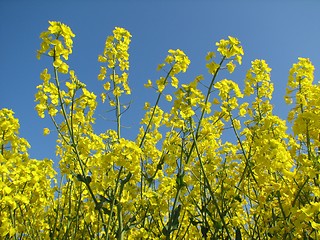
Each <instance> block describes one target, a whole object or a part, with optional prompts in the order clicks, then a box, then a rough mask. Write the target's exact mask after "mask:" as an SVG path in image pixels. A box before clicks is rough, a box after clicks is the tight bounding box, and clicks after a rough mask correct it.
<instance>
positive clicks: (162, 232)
mask: <svg viewBox="0 0 320 240" xmlns="http://www.w3.org/2000/svg"><path fill="white" fill-rule="evenodd" d="M49 25H50V26H49V27H48V29H47V31H45V32H43V33H41V35H40V38H41V40H42V43H41V45H40V49H39V50H38V53H37V57H38V58H40V57H41V56H47V57H49V58H51V59H52V65H51V66H50V67H48V68H45V69H44V70H43V71H42V72H41V73H40V79H41V84H39V85H38V86H37V90H38V92H37V93H36V95H35V100H36V102H37V104H36V107H35V109H36V111H37V112H38V115H39V116H40V117H41V118H44V117H49V118H50V119H51V121H52V126H46V127H45V128H44V129H43V134H44V135H48V134H51V135H52V134H53V133H57V145H56V155H57V156H58V157H59V170H58V171H59V174H56V172H55V171H54V169H53V163H52V161H51V160H48V159H44V160H35V159H30V158H29V155H28V152H27V150H28V148H29V147H30V146H29V144H28V142H27V140H25V139H23V138H21V137H19V127H20V126H19V121H18V119H16V118H15V117H14V112H13V111H12V110H9V109H6V108H4V109H1V110H0V151H1V152H0V174H1V178H0V186H1V188H0V238H1V239H121V240H122V239H237V240H240V239H318V238H320V217H319V216H320V215H319V214H320V203H319V200H320V190H319V189H320V188H319V187H320V179H319V173H320V163H319V154H320V121H319V120H318V118H319V117H318V116H319V113H320V100H319V99H320V98H319V95H320V86H319V84H314V83H313V80H314V75H313V74H314V66H313V64H312V63H311V61H310V60H309V59H307V58H298V62H297V63H295V64H293V66H292V68H291V69H290V71H289V78H288V85H287V92H286V95H285V100H286V102H287V104H289V105H290V106H291V110H290V111H289V113H288V118H287V120H288V121H286V120H284V119H281V118H280V117H278V116H276V115H274V114H273V105H272V104H271V99H272V94H273V89H274V87H273V83H272V81H271V77H270V76H271V68H270V67H269V66H268V64H267V63H266V61H265V60H262V59H256V60H253V61H252V62H251V67H250V69H249V70H248V71H247V74H246V76H245V79H244V84H243V89H242V88H241V87H240V86H242V85H241V84H238V83H239V81H237V82H236V81H234V80H232V73H233V72H234V71H236V67H237V65H241V63H242V56H243V55H244V50H243V48H242V46H241V43H240V41H239V40H238V39H237V38H234V37H231V36H229V37H228V38H227V39H222V40H220V41H219V42H217V43H216V47H217V49H216V51H211V52H208V54H207V55H206V56H205V60H206V68H207V70H208V73H209V74H208V73H203V74H199V75H198V76H196V77H195V78H194V79H193V80H192V81H190V82H189V83H184V84H180V81H179V74H182V73H185V72H187V70H188V67H189V65H190V63H191V62H190V60H189V58H188V56H187V55H186V54H185V53H184V52H183V51H182V50H180V49H176V50H174V49H170V50H169V51H168V55H167V56H166V57H165V59H164V60H163V62H162V63H161V64H159V65H158V71H159V74H160V76H159V78H158V79H156V80H154V81H153V80H151V79H149V80H147V83H146V84H144V86H145V87H146V88H151V90H152V89H153V90H154V93H155V94H156V95H155V102H154V103H149V102H146V103H145V105H144V109H145V111H146V112H145V115H144V117H143V118H142V119H141V127H140V129H139V133H138V135H137V137H136V138H135V139H134V140H129V139H126V138H123V137H122V135H121V131H123V130H124V129H123V127H122V124H121V117H124V116H125V114H124V113H125V110H126V109H127V107H128V106H127V104H124V103H123V102H122V101H123V100H122V97H124V96H125V95H130V94H131V88H130V86H129V56H130V55H129V45H130V41H131V34H130V33H129V31H127V30H126V29H124V28H120V27H116V28H115V29H114V31H113V32H112V35H111V36H109V37H107V39H106V42H105V46H104V50H103V53H102V54H101V55H99V56H98V61H99V62H100V63H101V64H102V66H101V67H100V72H99V73H98V80H101V81H103V84H102V86H101V89H102V91H101V94H100V96H101V98H102V103H104V102H105V100H108V103H109V105H108V106H106V108H110V110H114V112H115V122H116V127H115V128H114V129H106V131H105V132H102V133H100V134H97V133H96V132H95V131H94V124H95V111H96V108H97V105H98V102H99V101H98V99H97V96H96V94H95V93H93V92H91V91H90V90H89V89H87V87H86V85H85V84H84V83H83V82H81V81H80V80H79V79H78V78H77V76H76V73H75V71H74V70H72V69H71V68H70V67H69V65H68V63H67V61H68V58H69V56H70V54H71V53H72V45H73V38H74V37H75V35H74V33H73V32H72V30H71V28H70V27H68V26H67V25H65V24H63V23H60V22H55V21H51V22H49ZM236 64H237V65H236ZM222 71H225V73H224V78H219V76H218V75H219V73H220V72H222ZM229 75H230V76H229ZM61 76H63V78H62V77H61ZM208 76H209V78H208ZM225 76H228V77H225ZM60 78H62V79H63V80H60ZM162 103H164V104H163V105H162ZM168 106H169V107H168ZM108 110H109V109H108ZM290 128H291V131H290ZM50 129H54V130H55V131H52V133H50ZM225 135H227V138H226V137H225Z"/></svg>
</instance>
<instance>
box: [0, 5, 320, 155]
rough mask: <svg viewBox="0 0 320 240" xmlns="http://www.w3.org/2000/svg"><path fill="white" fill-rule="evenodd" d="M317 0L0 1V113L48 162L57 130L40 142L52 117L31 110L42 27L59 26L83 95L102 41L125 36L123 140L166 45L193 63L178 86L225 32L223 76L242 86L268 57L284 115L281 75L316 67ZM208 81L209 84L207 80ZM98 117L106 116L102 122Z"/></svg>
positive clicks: (93, 83) (102, 124)
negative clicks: (234, 51) (301, 61)
mask: <svg viewBox="0 0 320 240" xmlns="http://www.w3.org/2000/svg"><path fill="white" fill-rule="evenodd" d="M319 12H320V2H319V1H316V0H314V1H308V0H306V1H258V0H256V1H245V0H243V1H214V0H212V1H201V0H195V1H191V0H189V1H188V0H186V1H182V0H181V1H179V0H178V1H174V0H171V1H169V0H164V1H160V0H159V1H155V0H154V1H151V0H149V1H147V0H145V1H142V0H140V1H138V0H136V1H134V0H131V1H129V0H128V1H107V0H106V1H102V0H101V1H72V0H70V1H59V0H56V1H32V0H31V1H22V0H21V1H18V0H17V1H15V0H11V1H9V0H0V20H1V21H0V34H1V38H0V54H1V57H0V71H1V79H0V108H4V107H5V108H9V109H12V110H13V111H14V112H15V116H16V117H17V118H19V120H20V125H21V129H20V136H21V137H24V138H26V139H27V140H28V141H29V143H30V144H31V146H32V148H31V149H30V151H29V152H30V155H31V157H33V158H37V159H42V158H45V157H48V158H51V159H54V160H57V159H56V157H55V154H54V152H55V133H52V134H51V135H49V136H47V137H45V136H43V134H42V133H43V128H44V127H49V128H51V129H53V126H52V123H51V122H50V121H49V119H40V118H39V117H38V115H37V113H36V111H35V110H34V107H35V102H34V94H35V93H36V86H37V85H38V84H40V83H41V80H40V79H39V74H40V72H41V71H42V70H43V68H45V67H49V66H48V61H47V60H46V59H42V60H40V61H39V60H37V59H36V50H37V49H38V48H39V45H40V39H39V34H40V33H41V32H42V31H44V30H46V29H47V27H48V21H49V20H54V21H61V22H64V23H65V24H67V25H69V26H70V27H71V28H72V30H73V32H74V33H75V34H76V37H75V39H74V49H73V51H74V53H73V54H72V55H71V56H70V61H69V65H70V67H71V69H74V70H75V72H76V75H77V76H78V78H79V79H80V80H81V81H82V82H84V83H86V84H87V87H88V89H89V90H91V91H94V92H96V93H97V94H98V93H100V92H101V82H99V81H98V80H97V75H98V73H99V69H100V64H99V63H98V62H97V56H98V54H100V53H102V51H103V48H104V42H105V39H106V37H107V36H108V35H110V34H111V33H112V30H113V29H114V27H116V26H118V27H124V28H126V29H128V30H129V31H130V32H131V34H132V36H133V37H132V44H131V47H130V62H131V67H130V77H129V81H130V86H131V88H132V92H133V94H132V95H131V97H130V98H129V99H128V100H132V101H133V102H132V105H131V107H130V109H129V111H128V112H127V113H126V114H125V115H124V117H123V118H124V119H125V120H124V122H123V124H124V125H126V126H128V127H130V128H127V129H124V130H123V136H124V137H128V138H131V139H134V136H135V135H136V133H137V131H138V128H139V121H140V119H141V117H142V116H143V113H144V112H143V110H142V109H143V105H144V102H145V101H150V102H151V103H153V102H154V101H155V97H156V94H155V93H154V92H153V91H152V90H150V89H149V90H147V89H145V88H144V87H143V84H144V83H146V81H147V80H148V79H151V80H156V79H157V78H158V77H159V76H160V75H161V73H159V72H157V71H156V67H157V65H158V64H159V63H161V62H162V61H163V59H164V57H165V56H166V55H167V51H168V50H169V49H176V48H179V49H181V50H183V51H184V52H185V53H186V54H187V55H188V56H189V58H190V60H191V65H190V68H189V70H188V72H187V73H185V74H183V75H180V79H181V81H182V82H188V81H191V80H193V79H194V77H195V76H196V75H198V74H206V69H205V59H204V58H205V55H206V53H207V52H208V51H212V50H215V42H217V41H219V40H220V39H221V38H227V37H228V36H229V35H230V36H234V37H237V38H239V40H240V41H241V42H242V45H243V48H244V51H245V55H244V58H243V65H242V66H240V67H238V68H237V70H236V72H235V73H234V74H233V75H231V76H228V78H230V79H232V80H234V81H237V82H238V83H239V84H240V85H241V84H242V82H243V79H244V77H245V73H246V71H247V70H248V69H249V67H250V62H251V61H252V60H254V59H257V58H259V59H265V60H266V61H267V63H268V64H269V66H270V67H271V68H272V69H273V70H272V74H271V76H272V80H273V82H274V85H275V92H274V98H273V101H272V102H273V104H274V106H275V109H274V112H275V113H276V114H278V115H280V117H281V118H283V119H285V118H286V114H287V112H288V107H287V106H286V105H285V103H284V100H283V95H284V93H285V86H286V82H287V76H288V71H289V69H290V67H291V66H292V64H293V63H294V62H296V61H297V58H298V57H308V58H310V59H311V61H312V62H313V64H314V65H315V67H316V74H315V76H316V79H315V81H316V82H317V81H318V78H317V76H318V73H317V69H318V66H319V65H320V24H319ZM207 81H208V78H207ZM104 108H105V109H103V108H101V109H100V110H99V111H98V115H97V122H98V124H99V129H100V128H103V129H108V128H114V127H115V124H114V123H113V122H111V121H106V120H105V118H108V119H111V118H112V117H113V115H112V116H111V115H107V113H106V111H107V110H109V109H108V107H107V106H106V105H105V106H104ZM101 116H103V117H101Z"/></svg>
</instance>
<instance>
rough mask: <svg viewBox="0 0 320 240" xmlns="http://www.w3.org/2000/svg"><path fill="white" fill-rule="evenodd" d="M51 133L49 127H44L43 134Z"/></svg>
mask: <svg viewBox="0 0 320 240" xmlns="http://www.w3.org/2000/svg"><path fill="white" fill-rule="evenodd" d="M49 134H50V129H49V128H44V129H43V135H45V136H46V135H49Z"/></svg>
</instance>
